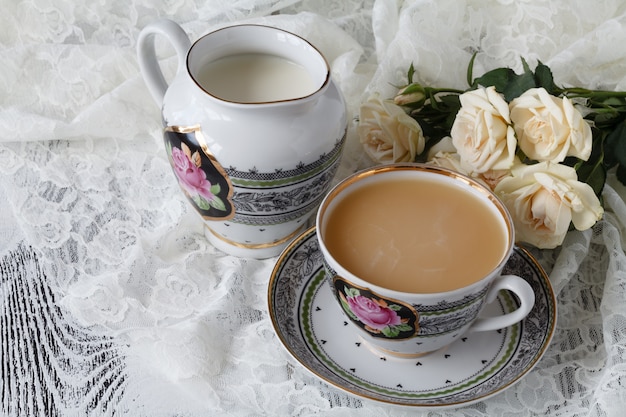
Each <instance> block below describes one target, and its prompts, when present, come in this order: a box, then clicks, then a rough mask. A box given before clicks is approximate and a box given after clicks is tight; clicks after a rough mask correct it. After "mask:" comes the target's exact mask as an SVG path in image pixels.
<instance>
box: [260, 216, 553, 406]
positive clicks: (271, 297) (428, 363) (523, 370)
mask: <svg viewBox="0 0 626 417" xmlns="http://www.w3.org/2000/svg"><path fill="white" fill-rule="evenodd" d="M504 271H505V272H506V273H514V274H516V275H518V276H520V277H522V278H523V279H524V280H525V281H527V282H528V283H529V284H530V286H531V287H532V288H533V290H534V292H535V294H536V303H535V305H534V306H533V308H532V310H531V312H530V313H529V314H528V316H527V317H526V318H525V319H524V320H523V321H521V322H519V323H517V324H514V325H512V326H510V327H507V328H504V329H501V330H493V331H487V332H481V333H473V334H468V335H466V336H464V337H463V338H462V339H459V340H457V341H456V342H454V343H453V344H451V345H449V346H448V347H446V348H444V349H442V350H439V351H436V352H434V353H430V354H428V355H425V356H422V357H419V358H412V359H408V358H398V357H395V356H390V355H383V354H381V353H379V352H378V351H376V350H370V349H368V348H367V345H366V344H364V343H362V342H363V339H362V337H361V336H360V334H359V332H358V331H357V329H356V328H354V326H351V325H349V324H348V322H347V320H345V321H342V320H337V317H338V316H340V315H341V307H340V306H339V305H338V304H337V303H336V302H335V300H334V296H333V294H332V292H331V288H330V285H329V283H328V280H327V279H326V277H325V272H324V267H323V261H322V254H321V252H320V250H319V246H318V241H317V237H316V229H315V228H310V229H308V230H307V231H306V232H305V233H303V234H302V235H300V236H299V237H298V238H297V239H296V240H294V241H293V242H292V243H291V244H290V245H289V246H288V247H287V248H286V249H285V251H284V252H283V254H282V255H281V256H280V258H279V260H278V262H277V264H276V266H275V268H274V270H273V272H272V276H271V279H270V283H269V288H268V307H269V314H270V317H271V320H272V325H273V326H274V330H275V332H276V334H277V336H278V339H279V340H280V342H281V343H282V344H283V346H284V347H285V349H286V350H287V352H289V354H290V355H291V356H292V357H293V358H294V359H295V360H296V361H297V362H299V363H300V364H301V365H302V366H303V367H304V368H306V369H307V370H308V371H310V372H311V373H312V374H313V375H315V376H316V377H318V378H320V379H321V380H323V381H325V382H326V383H328V384H330V385H333V386H335V387H337V388H339V389H341V390H343V391H345V392H348V393H350V394H353V395H355V396H358V397H361V398H365V399H368V400H374V401H378V402H382V403H388V404H393V405H397V406H408V407H415V408H420V409H431V408H454V407H461V406H464V405H468V404H472V403H474V402H478V401H482V400H485V399H487V398H489V397H491V396H494V395H496V394H499V393H501V392H503V391H504V390H506V389H508V388H511V387H512V386H513V385H514V384H515V383H517V382H519V381H520V380H521V379H522V378H523V377H524V375H526V374H527V373H528V372H530V371H531V370H532V369H533V367H534V366H535V365H537V363H538V361H539V360H540V359H541V357H542V356H543V354H544V353H545V351H546V349H547V348H548V346H549V344H550V341H551V339H552V336H553V334H554V330H555V326H556V300H555V296H554V293H553V290H552V287H551V285H550V281H549V280H548V277H547V276H546V274H545V272H544V271H543V269H542V268H541V266H540V265H539V264H538V263H537V262H536V260H534V258H533V257H532V255H530V253H529V252H527V251H526V250H524V249H522V248H518V247H516V248H515V249H514V251H513V254H512V256H511V257H510V259H509V260H508V262H507V264H506V265H505V267H504ZM516 307H517V302H516V300H515V298H514V297H512V296H510V295H508V294H507V293H501V294H499V295H498V297H497V300H496V302H494V303H492V304H491V305H489V306H488V308H487V310H486V311H485V314H488V315H497V314H506V313H508V312H510V311H511V310H514V309H515V308H516Z"/></svg>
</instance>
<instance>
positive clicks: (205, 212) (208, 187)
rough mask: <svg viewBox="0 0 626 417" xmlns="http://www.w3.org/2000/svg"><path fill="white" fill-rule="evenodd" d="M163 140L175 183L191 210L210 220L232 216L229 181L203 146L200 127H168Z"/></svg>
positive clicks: (232, 208)
mask: <svg viewBox="0 0 626 417" xmlns="http://www.w3.org/2000/svg"><path fill="white" fill-rule="evenodd" d="M163 137H164V141H165V148H166V150H167V155H168V158H169V160H170V164H171V166H172V170H173V171H174V174H175V175H176V179H177V180H178V184H179V185H180V188H181V189H182V191H183V192H184V194H185V196H187V199H188V200H189V201H190V202H191V203H192V205H193V206H194V208H195V209H196V210H197V211H198V212H199V213H200V214H201V215H202V217H204V218H206V219H210V220H213V219H229V218H231V217H233V216H234V214H235V213H234V206H233V204H232V201H231V198H232V193H233V192H232V185H231V183H230V179H229V178H228V175H227V174H226V173H225V171H224V169H223V168H222V167H221V165H220V164H219V163H218V162H217V161H216V160H215V159H214V158H212V156H210V155H209V154H207V153H206V151H205V149H204V148H203V147H202V143H203V139H202V135H201V132H200V130H199V128H195V127H174V126H170V127H167V128H166V129H165V132H164V136H163Z"/></svg>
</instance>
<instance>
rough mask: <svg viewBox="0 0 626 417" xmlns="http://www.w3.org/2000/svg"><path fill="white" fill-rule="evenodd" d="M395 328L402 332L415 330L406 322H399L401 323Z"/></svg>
mask: <svg viewBox="0 0 626 417" xmlns="http://www.w3.org/2000/svg"><path fill="white" fill-rule="evenodd" d="M395 328H396V329H397V330H399V331H401V332H410V331H412V330H413V327H411V326H409V325H408V324H406V323H402V324H399V325H397V326H395Z"/></svg>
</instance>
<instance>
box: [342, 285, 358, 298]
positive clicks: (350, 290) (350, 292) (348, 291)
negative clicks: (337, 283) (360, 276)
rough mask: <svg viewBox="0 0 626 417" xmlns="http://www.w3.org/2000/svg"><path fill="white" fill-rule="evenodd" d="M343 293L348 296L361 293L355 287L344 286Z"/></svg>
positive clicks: (355, 295) (356, 295)
mask: <svg viewBox="0 0 626 417" xmlns="http://www.w3.org/2000/svg"><path fill="white" fill-rule="evenodd" d="M344 293H345V294H346V295H347V296H348V297H358V296H359V295H361V291H359V290H357V289H356V288H347V287H346V288H345V289H344Z"/></svg>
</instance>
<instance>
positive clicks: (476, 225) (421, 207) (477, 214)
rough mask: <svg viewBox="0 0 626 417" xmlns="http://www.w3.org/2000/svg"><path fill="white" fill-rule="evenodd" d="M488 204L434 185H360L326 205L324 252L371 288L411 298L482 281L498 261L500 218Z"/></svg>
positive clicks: (502, 235) (502, 236)
mask: <svg viewBox="0 0 626 417" xmlns="http://www.w3.org/2000/svg"><path fill="white" fill-rule="evenodd" d="M488 204H490V203H487V202H486V201H484V200H482V199H480V198H479V197H478V196H476V195H473V194H471V193H470V192H467V191H466V192H460V191H459V189H458V187H457V186H455V185H452V184H447V183H445V182H442V181H436V180H422V179H420V180H415V179H402V180H394V181H385V182H379V183H377V184H367V185H364V186H362V187H361V188H359V189H357V190H355V191H354V192H352V193H351V194H349V195H347V196H346V197H345V198H344V199H343V200H341V201H340V202H338V204H337V206H336V207H335V208H334V210H333V214H332V216H331V217H329V218H328V222H327V224H326V227H325V243H326V247H327V248H328V250H329V251H330V253H331V254H332V255H333V256H334V257H335V259H336V260H337V261H338V262H339V263H341V264H342V265H344V266H345V267H346V269H348V270H349V271H351V272H352V273H354V274H355V275H357V276H358V277H360V278H362V279H364V280H366V281H368V282H370V283H372V284H375V285H379V286H381V287H385V288H389V289H393V290H397V291H405V292H414V293H434V292H443V291H449V290H454V289H457V288H461V287H464V286H467V285H469V284H471V283H473V282H476V281H478V280H480V279H482V278H483V277H485V276H486V275H487V274H488V273H489V272H491V271H492V270H493V269H494V268H495V266H497V265H498V263H499V262H500V261H501V260H502V258H503V257H504V254H505V250H506V245H507V232H506V229H505V226H504V221H503V220H502V219H501V218H500V217H499V214H497V213H495V212H494V209H493V208H491V207H490V206H489V205H488ZM326 215H328V213H327V214H326Z"/></svg>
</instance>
